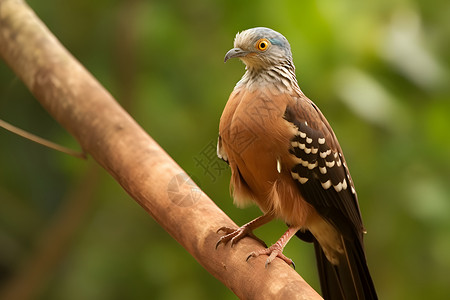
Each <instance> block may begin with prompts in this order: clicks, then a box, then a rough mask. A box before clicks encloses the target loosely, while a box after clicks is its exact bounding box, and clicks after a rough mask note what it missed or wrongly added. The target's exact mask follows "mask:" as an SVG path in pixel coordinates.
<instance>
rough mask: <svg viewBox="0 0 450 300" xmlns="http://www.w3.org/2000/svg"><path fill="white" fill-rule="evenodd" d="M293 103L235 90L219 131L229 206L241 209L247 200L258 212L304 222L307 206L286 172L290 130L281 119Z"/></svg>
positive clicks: (289, 160) (289, 165) (262, 91)
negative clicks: (230, 198) (231, 202)
mask: <svg viewBox="0 0 450 300" xmlns="http://www.w3.org/2000/svg"><path fill="white" fill-rule="evenodd" d="M293 101H295V100H294V99H293V98H292V97H288V96H287V95H285V94H280V93H275V92H273V91H271V90H270V89H267V88H266V89H264V88H261V89H257V90H248V89H239V88H237V89H235V91H233V93H232V94H231V96H230V98H229V100H228V103H227V105H226V107H225V109H224V112H223V114H222V117H221V121H220V126H219V131H220V135H221V137H222V146H223V147H224V150H225V152H226V153H227V156H228V161H229V163H230V167H231V170H232V179H231V185H232V188H233V196H234V199H235V202H237V204H240V205H244V204H246V203H247V202H249V200H250V201H252V200H253V201H254V202H256V203H257V204H258V205H259V206H260V208H261V209H262V210H263V211H264V212H266V213H267V212H269V211H272V212H274V213H275V214H276V215H277V216H278V217H280V218H282V219H284V220H285V221H287V222H290V223H291V224H297V223H304V219H305V218H306V215H305V214H307V213H308V209H309V204H307V203H306V202H305V201H304V200H303V198H302V197H301V195H300V194H299V192H298V189H297V187H296V186H295V183H294V181H293V180H292V177H291V173H290V170H291V168H292V166H293V161H292V157H291V155H290V153H289V145H290V139H291V138H292V136H293V135H294V134H295V128H293V127H292V125H290V124H289V123H288V122H287V121H286V120H285V119H284V118H283V115H284V113H285V111H286V107H287V105H290V104H292V103H291V102H293ZM294 219H295V220H294ZM297 219H298V220H297Z"/></svg>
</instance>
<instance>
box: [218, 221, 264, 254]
mask: <svg viewBox="0 0 450 300" xmlns="http://www.w3.org/2000/svg"><path fill="white" fill-rule="evenodd" d="M220 231H223V232H225V235H224V236H222V237H221V238H220V239H219V240H218V241H217V243H216V249H217V247H219V245H220V244H222V243H223V244H227V243H228V242H229V241H231V247H233V246H234V245H235V244H236V243H237V242H239V241H240V240H241V239H243V238H244V237H246V236H249V237H251V238H253V239H255V240H257V241H258V242H260V243H261V244H263V245H264V247H267V246H266V243H264V241H263V240H261V239H260V238H258V237H257V236H256V235H254V234H253V232H252V231H251V229H249V228H248V227H247V226H245V225H244V226H242V227H239V228H237V229H233V228H230V227H226V226H224V227H220V228H219V229H218V230H217V233H219V232H220Z"/></svg>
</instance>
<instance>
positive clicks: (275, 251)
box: [246, 245, 295, 270]
mask: <svg viewBox="0 0 450 300" xmlns="http://www.w3.org/2000/svg"><path fill="white" fill-rule="evenodd" d="M260 255H269V257H268V258H267V259H266V263H265V268H267V267H268V266H269V264H270V263H271V262H272V261H273V260H274V259H275V257H279V258H281V259H282V260H284V261H285V262H286V263H287V264H288V265H290V266H291V265H292V267H293V268H294V270H295V263H294V261H293V260H292V259H290V258H288V257H287V256H285V255H284V254H283V249H279V248H278V247H277V246H275V245H272V246H271V247H269V248H266V249H264V250H260V251H254V252H251V253H250V254H249V255H248V256H247V259H246V261H248V260H249V259H250V257H258V256H260Z"/></svg>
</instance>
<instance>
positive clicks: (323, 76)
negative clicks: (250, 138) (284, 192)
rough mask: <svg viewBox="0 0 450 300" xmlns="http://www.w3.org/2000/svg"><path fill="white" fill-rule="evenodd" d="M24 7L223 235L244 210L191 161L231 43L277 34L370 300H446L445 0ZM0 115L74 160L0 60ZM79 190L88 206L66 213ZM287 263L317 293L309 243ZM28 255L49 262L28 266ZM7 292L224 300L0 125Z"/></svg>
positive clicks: (130, 220) (81, 180)
mask: <svg viewBox="0 0 450 300" xmlns="http://www.w3.org/2000/svg"><path fill="white" fill-rule="evenodd" d="M29 4H30V6H31V7H32V8H33V9H34V10H35V11H36V13H37V15H38V16H39V17H40V18H41V19H42V20H43V21H44V23H45V24H46V25H47V26H48V27H49V28H50V30H51V31H52V32H53V33H54V34H55V35H56V36H57V37H58V38H59V39H60V41H61V42H62V43H63V44H64V45H65V46H66V47H67V48H68V49H69V51H71V53H73V55H74V56H75V57H76V58H77V59H79V60H80V61H81V63H82V64H84V66H85V67H86V68H87V69H88V70H90V71H91V72H92V73H93V74H94V76H95V77H96V78H97V79H98V80H99V81H100V82H101V83H102V84H103V85H104V86H105V87H106V88H107V89H108V90H109V91H110V92H111V93H112V94H113V96H115V97H116V99H118V101H119V102H120V103H121V104H122V105H123V106H124V107H125V108H126V109H127V110H128V111H129V112H130V114H131V115H132V116H133V117H134V118H135V119H136V120H137V121H138V122H139V123H140V124H141V125H142V126H143V128H144V129H145V130H146V131H148V132H149V134H150V135H151V136H152V137H153V138H155V139H156V140H157V141H158V142H159V143H160V144H161V146H162V147H163V148H164V149H165V150H166V151H167V152H168V153H169V154H170V155H171V156H172V157H173V158H174V159H175V160H176V161H177V162H178V163H179V164H180V165H181V166H182V167H183V168H184V169H185V170H186V171H187V172H188V173H189V174H191V176H192V177H193V178H194V179H195V181H196V182H197V183H198V184H199V185H200V187H201V188H202V189H204V191H205V192H206V193H207V194H208V195H210V196H211V197H212V198H213V199H214V200H215V202H216V203H217V205H218V206H220V207H221V208H222V209H223V210H224V211H225V212H226V213H227V214H229V215H230V216H231V217H232V218H233V219H234V220H235V222H236V223H237V224H243V223H245V222H247V221H248V220H250V219H251V218H253V217H256V216H257V215H258V214H259V211H258V209H257V208H255V207H253V208H248V209H243V210H241V209H238V208H235V207H234V206H233V204H232V200H231V198H230V196H229V193H228V182H229V175H230V174H229V170H228V169H226V170H225V171H222V170H219V169H217V168H213V167H212V166H213V165H214V164H213V162H211V161H206V168H203V167H202V165H201V164H199V162H198V161H199V160H202V159H206V156H205V151H207V150H208V149H209V147H210V146H211V145H213V146H214V144H215V142H216V138H217V131H218V129H217V128H218V122H219V118H220V114H221V111H222V109H223V107H224V105H225V102H226V100H227V97H228V95H229V93H230V92H231V90H232V88H233V86H234V84H235V83H236V82H237V81H238V80H239V78H240V76H242V74H243V71H244V70H243V65H242V64H241V63H239V62H238V61H231V62H229V63H228V64H226V65H224V64H223V56H224V54H225V52H226V51H227V50H228V49H230V48H231V47H232V42H233V38H234V35H235V34H236V32H237V31H241V30H243V29H246V28H250V27H255V26H267V27H271V28H273V29H275V30H277V31H279V32H281V33H283V34H284V35H285V36H286V37H287V38H288V39H289V41H290V43H291V46H292V51H293V53H294V62H295V64H296V66H297V77H298V79H299V82H300V86H301V87H302V90H303V91H304V92H305V94H306V95H308V96H309V97H310V98H311V99H312V100H313V101H315V102H316V104H318V105H319V107H321V109H322V111H323V112H324V114H325V115H326V116H327V118H328V120H329V121H330V123H331V124H332V126H333V127H334V129H335V132H336V134H337V135H338V137H339V139H340V143H341V146H342V147H343V149H344V152H345V154H346V158H347V161H348V164H349V166H350V170H351V172H352V176H353V179H354V181H355V183H356V187H357V190H358V194H359V199H360V206H361V210H362V214H363V217H364V221H365V226H366V227H367V229H368V235H367V236H366V240H365V241H366V249H367V256H368V262H369V265H370V268H371V271H372V274H373V277H374V281H375V284H376V286H377V289H378V293H379V296H380V299H445V298H447V297H448V295H450V286H449V284H448V283H449V282H448V272H449V270H450V201H449V200H450V185H449V180H450V138H449V137H450V134H449V128H450V124H449V123H450V122H449V116H450V82H449V71H450V52H449V51H448V45H449V36H450V18H449V15H450V2H449V1H446V0H426V1H425V0H415V1H414V0H397V1H392V0H390V1H387V0H381V1H350V0H344V1H333V0H317V1H294V0H289V1H284V0H281V1H236V0H233V1H207V0H191V1H181V0H173V1H161V0H160V1H143V0H142V1H141V0H130V1H88V0H76V1H75V0H66V1H56V0H46V1H36V0H30V1H29ZM67 76H70V74H67ZM0 118H1V119H4V120H5V121H8V122H10V123H13V124H15V125H16V126H19V127H21V128H23V129H26V130H28V131H30V132H33V133H36V134H38V135H40V136H42V137H45V138H48V139H50V140H52V141H55V142H58V143H60V144H63V145H68V146H71V147H72V148H77V147H78V146H77V144H76V142H75V141H74V140H73V139H72V138H71V137H70V136H69V135H68V134H67V133H66V132H65V131H64V130H63V129H62V128H61V127H60V126H59V125H58V124H57V123H56V122H55V121H54V120H52V119H51V118H50V117H49V116H48V114H47V113H46V112H45V111H44V110H43V109H42V108H41V107H40V106H39V104H38V103H37V102H36V101H35V100H34V99H33V97H32V96H31V95H30V93H29V92H28V91H27V89H26V88H25V87H24V85H23V84H22V83H21V82H20V80H19V79H18V78H17V77H16V76H15V75H14V74H13V73H12V72H11V71H10V70H9V68H8V67H7V66H6V65H5V64H4V63H0ZM93 174H94V175H93ZM86 178H93V179H92V180H86ZM83 190H88V192H87V196H83V197H85V198H86V199H84V201H85V205H84V206H80V207H78V208H77V209H71V207H72V206H71V205H73V206H74V207H76V205H77V201H79V199H78V200H77V199H76V197H75V200H74V199H73V198H74V197H73V195H74V194H75V195H76V193H77V191H83ZM67 207H69V208H70V209H66V210H64V208H67ZM67 220H72V221H71V223H70V224H71V225H70V224H69V225H68V223H69V222H68V221H67ZM284 230H285V226H284V224H282V222H273V224H269V225H266V226H265V227H264V228H262V229H260V230H258V232H257V233H258V234H259V235H260V236H261V237H262V238H263V239H265V240H266V241H267V243H272V242H274V241H275V240H276V239H277V238H278V237H279V236H280V235H281V234H282V232H283V231H284ZM55 232H57V233H56V234H55ZM64 236H65V238H64ZM61 237H63V238H61ZM49 245H50V246H49ZM43 249H44V250H45V249H47V250H45V251H44V250H43ZM54 252H55V253H54ZM285 254H286V255H287V256H289V257H291V258H293V259H294V260H295V261H296V263H297V270H298V272H299V273H300V274H301V275H302V276H304V278H305V279H306V280H307V281H308V282H309V283H310V284H311V285H312V286H313V287H315V288H317V289H318V280H317V274H316V270H315V261H314V257H313V251H312V246H311V245H308V244H305V243H303V242H301V241H299V240H297V239H294V240H292V242H290V243H289V244H288V246H287V248H286V251H285ZM211 255H214V251H213V250H212V252H211ZM43 257H44V258H47V259H49V260H50V261H51V260H52V259H53V260H54V261H53V264H47V265H46V264H39V261H40V260H41V259H42V258H43ZM36 261H38V262H36ZM33 271H34V273H35V274H34V275H30V276H31V277H29V278H31V279H29V280H23V279H22V281H20V278H21V277H20V275H21V274H24V273H27V272H28V274H30V272H31V273H33ZM12 279H15V280H16V282H18V283H19V284H21V288H22V289H24V290H26V289H31V290H33V293H32V295H33V297H32V298H34V299H69V300H70V299H99V300H101V299H144V298H145V299H212V298H214V299H235V296H234V294H232V292H230V291H228V290H227V289H226V288H225V287H224V286H222V284H221V283H220V282H219V281H217V280H216V279H215V278H213V277H212V276H211V275H209V273H207V272H206V271H205V270H204V269H203V268H202V267H201V266H200V265H199V264H198V263H197V262H196V261H195V260H194V259H193V258H192V257H191V256H190V255H189V254H188V253H187V252H186V251H185V250H184V249H183V248H182V247H181V246H180V245H178V244H177V243H176V242H175V241H174V240H173V239H172V238H171V237H170V236H169V235H168V234H167V233H166V232H165V231H164V230H162V229H161V228H160V227H159V225H158V224H157V223H156V222H155V221H153V220H152V219H151V218H150V217H149V216H148V215H147V214H146V213H145V212H144V210H143V209H141V207H139V206H138V205H137V204H136V203H135V202H134V201H133V200H132V199H130V197H129V196H128V195H127V194H126V193H125V192H124V191H122V189H121V188H120V186H119V185H118V184H117V183H116V182H115V181H114V180H112V178H111V177H110V176H109V175H108V174H107V173H106V172H105V171H103V170H99V169H98V167H96V166H95V164H94V163H92V159H91V160H90V161H89V162H84V161H81V160H77V159H75V158H72V157H68V156H66V155H64V154H61V153H58V152H54V151H52V150H49V149H46V148H43V147H41V146H39V145H36V144H33V143H31V142H29V141H27V140H24V139H22V138H20V137H18V136H15V135H13V134H11V133H9V132H6V131H4V130H3V129H0V289H3V290H6V289H8V288H11V286H12V282H14V281H11V280H12ZM33 282H34V284H33Z"/></svg>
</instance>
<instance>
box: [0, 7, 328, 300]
mask: <svg viewBox="0 0 450 300" xmlns="http://www.w3.org/2000/svg"><path fill="white" fill-rule="evenodd" d="M0 55H1V56H2V57H3V59H4V60H5V61H6V62H7V63H8V64H9V66H10V67H11V68H12V69H13V70H14V72H15V73H16V74H17V75H18V76H19V77H20V78H21V79H22V80H23V82H24V83H25V84H26V85H27V87H28V88H29V89H30V91H31V92H32V93H33V95H34V96H35V97H36V99H37V100H38V101H39V102H40V103H41V104H42V106H43V107H44V108H45V109H46V110H47V111H48V112H49V113H50V114H51V115H52V116H53V117H54V118H55V119H56V120H57V121H58V122H59V123H61V124H62V126H64V127H65V128H66V129H67V130H68V131H69V132H70V133H71V134H72V135H73V136H75V138H76V139H77V140H78V141H79V143H80V144H81V146H82V147H83V149H84V150H85V151H86V152H87V153H89V154H90V155H92V157H93V158H94V159H95V160H96V161H97V162H98V163H99V164H100V165H102V166H103V167H104V168H105V169H106V170H107V171H108V172H109V173H110V174H111V175H112V176H113V177H114V178H115V179H116V180H117V182H119V183H120V184H121V185H122V187H123V188H124V189H125V190H126V191H127V192H128V193H129V194H130V195H131V197H133V199H135V200H136V201H137V202H138V203H139V204H140V205H141V206H142V207H143V208H144V209H145V210H146V211H147V212H148V213H149V214H150V215H151V216H152V217H153V218H155V220H156V221H157V222H158V223H159V224H161V226H162V227H163V228H164V229H165V230H167V232H169V233H170V234H171V235H172V236H173V237H174V238H175V239H176V240H177V241H178V242H179V243H180V244H181V245H183V247H184V248H186V250H187V251H189V252H190V253H191V254H192V255H193V256H194V257H195V258H196V259H197V261H198V262H199V263H200V264H201V265H202V266H203V267H204V268H205V269H206V270H208V272H210V273H211V274H212V275H214V276H215V277H216V278H218V279H219V280H221V281H222V282H223V283H224V284H225V285H226V286H227V287H228V288H230V289H231V290H232V291H233V292H234V293H235V294H236V295H237V296H239V297H240V298H242V299H253V298H258V299H264V298H267V299H319V298H320V296H319V295H318V294H317V293H316V292H315V291H314V290H313V289H312V288H311V287H310V286H309V285H308V284H307V283H306V282H305V281H304V280H303V279H302V278H301V277H300V276H299V275H298V274H297V273H296V272H295V271H293V270H292V269H291V268H290V267H289V266H288V265H287V264H285V263H284V262H282V261H280V260H275V261H274V262H273V263H272V264H271V265H270V267H269V268H268V269H265V268H264V260H265V258H263V257H258V258H256V259H252V260H250V261H249V262H248V263H247V262H246V261H245V258H246V255H247V254H248V253H249V252H251V251H253V250H255V249H257V248H261V247H262V246H261V245H259V244H258V243H257V242H255V241H253V240H251V239H244V240H242V241H241V242H240V243H238V245H236V246H235V247H233V248H232V249H231V248H229V246H226V247H223V246H220V247H219V249H218V250H214V246H215V243H216V242H217V240H218V238H219V235H218V234H217V233H216V230H217V229H218V228H219V227H221V226H236V225H235V224H234V223H233V222H232V221H231V220H230V219H229V218H228V217H227V216H226V215H225V214H224V213H223V212H222V211H221V210H220V209H219V208H218V207H217V206H216V205H215V204H214V203H213V202H212V201H211V200H210V199H209V198H208V197H207V196H206V195H205V194H204V193H203V192H202V191H200V190H199V189H198V187H197V186H196V185H195V184H194V183H193V182H192V181H190V180H189V179H188V177H187V175H186V174H185V172H184V171H183V170H182V169H181V168H180V167H179V166H178V165H177V164H176V163H175V162H174V161H173V160H172V159H171V158H170V157H169V156H168V155H167V154H166V153H165V152H164V150H163V149H161V148H160V146H159V145H158V144H157V143H156V142H155V141H154V140H153V139H152V138H151V137H149V136H148V135H147V134H146V133H145V132H144V131H143V130H142V129H141V128H140V127H139V125H138V124H136V122H135V121H134V120H133V119H132V118H131V117H130V116H129V115H128V114H127V113H126V112H125V111H124V110H123V109H122V108H121V107H120V106H119V105H118V104H117V102H116V101H115V100H114V99H113V98H112V96H111V95H110V94H109V93H108V92H107V91H106V90H105V89H104V88H103V87H102V86H101V85H100V84H99V83H98V82H97V80H96V79H95V78H94V77H93V76H92V75H91V74H90V73H89V72H87V71H86V69H85V68H84V67H83V66H81V65H80V64H79V63H78V62H77V61H76V59H74V58H73V57H72V56H71V55H70V53H69V52H68V51H67V50H66V49H65V48H64V47H63V46H62V45H61V44H60V43H59V41H58V40H57V39H56V38H55V37H54V36H53V35H52V34H51V33H50V32H49V30H48V29H47V28H46V27H45V25H44V24H43V23H42V22H41V21H40V20H39V19H38V18H37V17H36V15H35V14H34V13H33V11H32V10H31V9H30V8H29V7H28V6H27V5H26V4H25V3H24V2H23V1H21V0H0Z"/></svg>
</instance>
